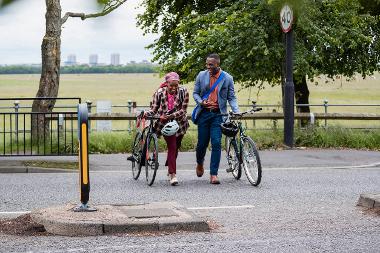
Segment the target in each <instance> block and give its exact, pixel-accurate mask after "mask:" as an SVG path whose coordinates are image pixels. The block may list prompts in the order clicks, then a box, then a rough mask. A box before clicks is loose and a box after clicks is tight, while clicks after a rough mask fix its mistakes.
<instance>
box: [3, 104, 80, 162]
mask: <svg viewBox="0 0 380 253" xmlns="http://www.w3.org/2000/svg"><path fill="white" fill-rule="evenodd" d="M76 118H77V112H52V113H39V112H18V113H14V112H8V113H4V112H0V156H15V155H19V156H40V155H43V156H49V155H77V143H76V141H75V140H76V138H75V137H74V135H76V131H77V123H76V121H75V120H76ZM34 119H38V121H39V122H41V123H40V126H38V125H37V124H36V122H37V121H36V122H33V121H34ZM41 126H42V127H41Z"/></svg>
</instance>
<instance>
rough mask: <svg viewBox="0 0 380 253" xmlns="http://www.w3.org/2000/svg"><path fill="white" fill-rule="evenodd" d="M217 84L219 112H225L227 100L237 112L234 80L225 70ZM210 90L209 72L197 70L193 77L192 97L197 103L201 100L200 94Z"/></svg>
mask: <svg viewBox="0 0 380 253" xmlns="http://www.w3.org/2000/svg"><path fill="white" fill-rule="evenodd" d="M223 72H224V77H223V78H222V80H221V81H220V82H219V84H218V104H219V109H220V112H221V113H227V101H228V103H229V104H230V106H231V109H232V111H233V112H239V106H238V103H237V99H236V96H235V90H234V80H233V78H232V76H231V75H230V74H228V73H227V72H226V71H223ZM209 90H210V73H209V72H208V70H204V71H201V72H199V74H198V76H197V78H196V79H195V86H194V92H193V97H194V100H195V102H196V103H197V104H199V103H201V102H202V96H203V95H204V94H205V93H207V91H209Z"/></svg>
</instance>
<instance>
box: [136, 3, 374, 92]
mask: <svg viewBox="0 0 380 253" xmlns="http://www.w3.org/2000/svg"><path fill="white" fill-rule="evenodd" d="M287 2H289V3H290V5H292V6H293V7H294V8H295V9H294V13H295V15H296V19H295V20H296V23H295V24H294V25H293V29H294V35H295V52H294V54H295V56H294V58H295V59H294V75H295V78H300V77H302V76H305V75H307V76H308V77H309V78H313V77H315V76H317V75H320V74H325V75H328V76H329V77H333V76H335V75H345V76H348V77H350V76H352V75H354V74H355V73H360V74H362V75H363V76H366V75H368V74H372V73H373V72H374V71H376V70H377V69H379V64H378V63H379V55H380V54H379V52H380V51H379V44H380V41H379V38H380V36H379V35H380V32H379V28H378V27H379V21H378V19H377V18H376V17H374V16H370V15H360V14H359V13H360V11H361V9H362V6H361V5H360V3H359V1H358V0H336V1H310V0H298V1H297V0H292V1H287ZM283 3H284V1H279V0H273V1H264V0H251V1H242V0H238V1H205V0H203V1H181V0H176V1H157V0H156V1H153V0H145V1H144V2H143V5H144V6H145V7H146V10H145V12H144V14H142V15H140V16H139V22H138V24H139V26H140V27H141V28H143V29H144V31H145V32H146V33H151V32H160V33H161V37H160V38H159V39H157V40H156V41H155V42H154V43H153V44H152V45H150V47H151V48H152V49H154V51H153V52H154V55H155V58H154V60H156V61H158V62H159V63H160V64H162V65H163V70H164V71H168V70H176V71H178V72H180V73H181V76H183V77H184V78H185V79H187V80H188V81H190V80H193V79H194V77H195V75H196V74H197V72H198V71H199V70H200V69H203V68H204V60H205V57H206V55H207V54H209V53H211V52H218V53H219V54H220V55H221V57H222V66H223V68H224V69H225V70H227V71H228V72H230V73H231V74H232V75H233V76H234V78H235V79H236V80H237V81H240V82H242V83H245V84H246V85H262V84H263V82H268V83H269V84H271V85H275V84H278V83H279V82H280V80H281V77H282V76H283V69H284V64H283V62H284V57H285V50H284V34H283V33H282V31H281V29H280V25H279V9H280V8H281V7H282V4H283ZM206 6H207V7H206Z"/></svg>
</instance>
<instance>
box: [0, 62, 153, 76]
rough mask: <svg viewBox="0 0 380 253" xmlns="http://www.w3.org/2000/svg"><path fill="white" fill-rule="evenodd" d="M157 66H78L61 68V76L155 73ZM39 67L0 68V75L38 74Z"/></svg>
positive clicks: (11, 66)
mask: <svg viewBox="0 0 380 253" xmlns="http://www.w3.org/2000/svg"><path fill="white" fill-rule="evenodd" d="M157 72H158V66H157V65H151V64H128V65H126V66H93V67H90V66H88V65H78V66H64V67H61V74H84V73H88V74H93V73H157ZM40 73H41V67H36V66H27V65H10V66H0V74H40Z"/></svg>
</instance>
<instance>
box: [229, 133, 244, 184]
mask: <svg viewBox="0 0 380 253" xmlns="http://www.w3.org/2000/svg"><path fill="white" fill-rule="evenodd" d="M237 150H238V149H237V143H236V140H235V143H233V142H232V138H230V137H228V136H226V155H227V156H226V157H227V163H228V169H227V172H231V173H232V175H233V176H234V178H235V179H236V180H239V179H240V178H241V173H242V172H241V171H242V169H241V164H240V162H239V158H238V157H239V156H238V155H239V153H238V152H237Z"/></svg>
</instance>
